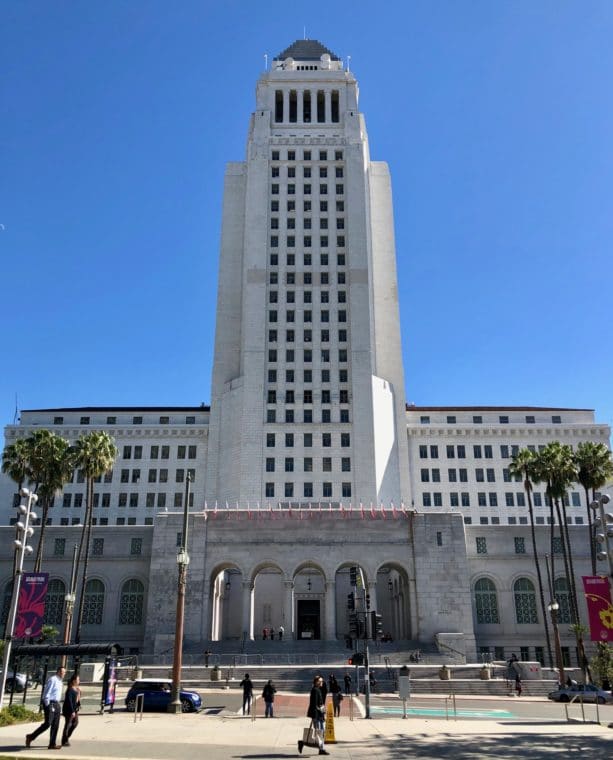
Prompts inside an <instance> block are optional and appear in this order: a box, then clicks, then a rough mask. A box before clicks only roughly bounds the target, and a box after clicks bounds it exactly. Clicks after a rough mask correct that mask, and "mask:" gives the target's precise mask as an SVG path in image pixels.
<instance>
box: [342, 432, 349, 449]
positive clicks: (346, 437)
mask: <svg viewBox="0 0 613 760" xmlns="http://www.w3.org/2000/svg"><path fill="white" fill-rule="evenodd" d="M341 446H342V447H343V448H347V447H348V446H351V436H350V434H349V433H341Z"/></svg>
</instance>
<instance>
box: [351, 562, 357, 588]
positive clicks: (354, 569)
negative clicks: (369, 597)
mask: <svg viewBox="0 0 613 760" xmlns="http://www.w3.org/2000/svg"><path fill="white" fill-rule="evenodd" d="M349 581H350V583H351V585H352V586H357V585H358V568H357V567H356V566H355V565H353V566H352V567H350V568H349Z"/></svg>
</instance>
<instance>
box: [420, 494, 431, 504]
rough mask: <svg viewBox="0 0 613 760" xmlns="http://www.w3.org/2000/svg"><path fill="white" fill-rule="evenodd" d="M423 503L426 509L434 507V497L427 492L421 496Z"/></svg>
mask: <svg viewBox="0 0 613 760" xmlns="http://www.w3.org/2000/svg"><path fill="white" fill-rule="evenodd" d="M421 503H422V505H423V506H424V507H431V506H432V497H431V496H430V494H429V493H428V492H427V491H426V492H424V493H423V494H422V495H421Z"/></svg>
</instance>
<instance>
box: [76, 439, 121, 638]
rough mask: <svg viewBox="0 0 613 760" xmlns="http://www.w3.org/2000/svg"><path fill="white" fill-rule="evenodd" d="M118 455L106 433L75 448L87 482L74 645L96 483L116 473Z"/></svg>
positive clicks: (79, 552)
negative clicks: (108, 474) (81, 573)
mask: <svg viewBox="0 0 613 760" xmlns="http://www.w3.org/2000/svg"><path fill="white" fill-rule="evenodd" d="M117 454H118V451H117V447H116V446H115V441H114V440H113V438H112V437H111V436H110V435H109V434H108V433H105V432H104V431H103V430H99V431H93V432H91V433H88V434H86V435H81V436H79V438H78V439H77V441H76V443H75V445H74V448H73V457H74V465H75V467H76V468H78V469H79V470H81V471H82V472H83V474H84V475H85V478H86V481H87V490H86V502H85V520H84V523H83V531H82V533H81V543H80V545H79V551H78V554H77V567H78V566H79V563H80V561H81V556H83V557H84V559H83V577H82V578H81V596H80V599H79V614H78V617H77V630H76V633H75V643H77V644H78V643H79V641H80V638H81V623H82V618H83V609H84V605H85V585H86V583H87V567H88V564H89V542H90V537H91V529H92V516H93V511H94V510H93V506H94V480H95V479H96V478H99V477H101V476H102V475H104V474H105V473H106V472H109V470H112V469H113V464H114V463H115V459H116V458H117Z"/></svg>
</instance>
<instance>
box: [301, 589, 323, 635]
mask: <svg viewBox="0 0 613 760" xmlns="http://www.w3.org/2000/svg"><path fill="white" fill-rule="evenodd" d="M296 633H297V638H298V641H301V640H306V641H308V640H309V639H320V638H321V631H320V615H319V599H298V620H297V626H296Z"/></svg>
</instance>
